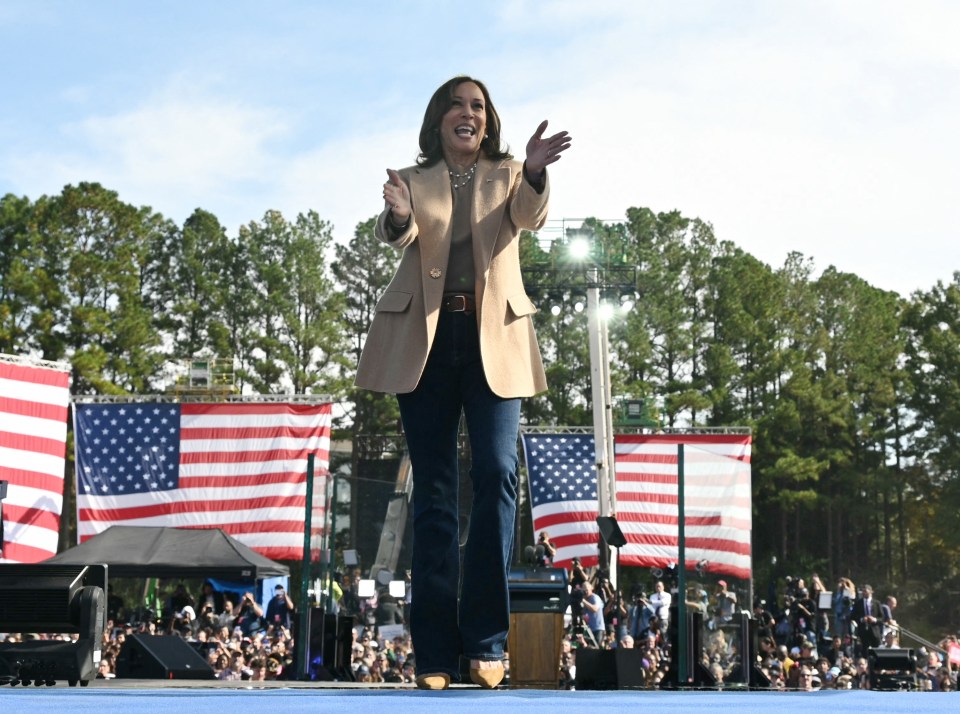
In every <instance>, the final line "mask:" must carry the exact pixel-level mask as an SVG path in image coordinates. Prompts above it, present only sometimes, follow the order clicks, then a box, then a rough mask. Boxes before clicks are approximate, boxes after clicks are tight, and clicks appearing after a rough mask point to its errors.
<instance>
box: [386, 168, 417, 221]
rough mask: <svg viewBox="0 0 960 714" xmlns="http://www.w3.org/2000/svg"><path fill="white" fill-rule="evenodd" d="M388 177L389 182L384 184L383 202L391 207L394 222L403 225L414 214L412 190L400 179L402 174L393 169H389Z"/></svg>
mask: <svg viewBox="0 0 960 714" xmlns="http://www.w3.org/2000/svg"><path fill="white" fill-rule="evenodd" d="M387 176H388V180H387V182H386V183H385V184H383V200H384V201H386V202H387V205H388V206H390V210H391V211H392V213H393V220H394V221H395V222H396V223H397V224H401V223H403V222H404V221H406V220H407V219H408V218H409V217H410V214H411V213H412V212H413V208H412V207H411V206H410V189H408V188H407V184H405V183H404V182H403V179H402V178H400V174H398V173H397V172H396V171H394V170H393V169H387Z"/></svg>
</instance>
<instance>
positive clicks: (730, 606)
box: [713, 580, 737, 627]
mask: <svg viewBox="0 0 960 714" xmlns="http://www.w3.org/2000/svg"><path fill="white" fill-rule="evenodd" d="M713 597H714V600H715V602H716V608H715V610H714V626H716V627H720V626H722V625H726V624H728V623H729V622H730V621H731V620H733V616H734V615H735V614H736V612H737V594H736V593H735V592H732V591H730V590H727V581H726V580H718V581H717V589H716V591H715V592H714V595H713Z"/></svg>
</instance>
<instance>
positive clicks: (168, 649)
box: [117, 635, 214, 679]
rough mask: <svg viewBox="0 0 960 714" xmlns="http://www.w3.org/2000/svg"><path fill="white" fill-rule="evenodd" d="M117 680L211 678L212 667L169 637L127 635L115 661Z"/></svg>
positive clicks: (182, 643) (189, 647)
mask: <svg viewBox="0 0 960 714" xmlns="http://www.w3.org/2000/svg"><path fill="white" fill-rule="evenodd" d="M117 677H118V678H121V677H122V678H128V679H213V678H214V673H213V667H211V666H210V665H209V664H208V663H207V661H206V660H205V659H204V658H203V657H201V656H200V654H199V653H198V652H197V651H196V650H195V649H194V648H193V647H191V646H190V643H188V642H186V641H184V640H183V639H181V638H180V637H175V636H172V635H130V636H128V637H127V640H126V642H124V643H123V649H121V650H120V656H119V657H118V658H117Z"/></svg>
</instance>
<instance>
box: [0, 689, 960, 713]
mask: <svg viewBox="0 0 960 714" xmlns="http://www.w3.org/2000/svg"><path fill="white" fill-rule="evenodd" d="M98 684H99V683H98ZM637 707H643V711H647V712H653V713H655V714H686V713H687V712H690V713H691V714H692V713H694V712H696V713H697V714H709V712H710V711H711V710H712V711H720V708H721V707H722V708H723V710H724V711H729V710H730V708H731V707H734V708H735V711H736V712H737V714H770V713H771V712H776V714H810V712H811V711H816V710H830V711H833V712H839V711H843V712H848V713H849V714H855V713H856V712H868V713H869V714H903V712H931V714H932V713H933V712H938V713H940V712H945V711H946V712H949V711H958V710H960V694H958V693H933V692H868V691H822V692H714V691H709V692H706V691H694V692H691V691H686V692H662V691H649V692H648V691H614V692H563V691H537V690H509V689H504V690H495V691H481V690H478V689H474V688H462V689H452V690H449V691H446V692H421V691H418V690H413V689H359V688H349V689H342V688H322V689H320V688H289V689H277V688H271V689H226V688H219V687H218V688H211V689H206V688H200V687H196V686H193V687H185V688H174V687H170V686H166V687H161V688H157V687H155V686H153V687H151V686H150V685H147V686H145V687H144V688H141V689H133V688H129V687H125V688H123V689H111V688H110V686H109V683H105V684H102V685H100V686H92V687H87V688H69V687H66V686H60V685H58V686H56V687H51V688H42V689H37V688H33V687H31V688H20V687H16V688H11V687H3V688H2V689H0V712H4V713H6V712H10V714H13V713H14V712H18V713H19V712H24V713H26V712H30V713H31V714H44V713H46V712H51V713H53V712H56V713H57V714H113V713H114V712H116V713H117V714H120V713H121V712H122V713H123V714H153V713H154V712H171V713H174V712H176V713H177V714H188V713H190V714H197V713H198V712H203V713H205V714H212V713H213V712H227V711H258V712H270V713H271V714H316V712H328V711H329V712H333V711H337V712H341V713H342V712H351V711H352V712H364V713H366V712H382V713H383V714H400V713H402V712H430V713H431V714H443V713H444V712H456V713H457V714H467V713H469V712H482V713H483V714H493V713H494V712H518V711H522V712H529V713H530V714H538V713H540V712H543V713H544V714H602V713H605V712H610V713H611V714H613V713H614V712H616V713H617V714H622V713H623V712H629V711H631V710H634V709H635V708H637Z"/></svg>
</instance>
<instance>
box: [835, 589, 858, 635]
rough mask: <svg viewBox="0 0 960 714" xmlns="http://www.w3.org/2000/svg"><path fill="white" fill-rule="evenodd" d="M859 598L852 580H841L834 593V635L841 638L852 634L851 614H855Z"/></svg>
mask: <svg viewBox="0 0 960 714" xmlns="http://www.w3.org/2000/svg"><path fill="white" fill-rule="evenodd" d="M856 597H857V589H856V587H855V586H854V584H853V581H852V580H851V579H850V578H840V579H839V580H838V581H837V589H836V590H834V592H833V617H834V630H836V631H835V632H834V634H839V635H841V636H844V635H849V634H851V631H850V614H851V613H852V612H853V603H854V601H855V600H856Z"/></svg>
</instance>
